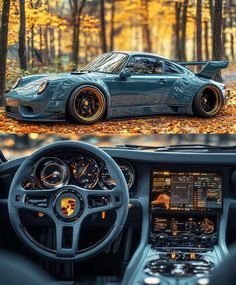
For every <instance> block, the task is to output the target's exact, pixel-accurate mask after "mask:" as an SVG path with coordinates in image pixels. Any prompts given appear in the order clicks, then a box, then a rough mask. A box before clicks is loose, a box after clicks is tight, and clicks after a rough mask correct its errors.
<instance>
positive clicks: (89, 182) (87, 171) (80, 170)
mask: <svg viewBox="0 0 236 285" xmlns="http://www.w3.org/2000/svg"><path fill="white" fill-rule="evenodd" d="M71 171H72V173H73V176H74V178H75V180H76V182H77V184H78V185H79V186H80V187H82V188H85V189H92V188H93V187H94V186H95V185H96V184H97V181H98V174H99V167H98V164H97V162H96V161H95V160H94V159H92V158H90V157H87V156H86V157H85V156H79V157H77V158H75V159H74V160H73V161H72V163H71Z"/></svg>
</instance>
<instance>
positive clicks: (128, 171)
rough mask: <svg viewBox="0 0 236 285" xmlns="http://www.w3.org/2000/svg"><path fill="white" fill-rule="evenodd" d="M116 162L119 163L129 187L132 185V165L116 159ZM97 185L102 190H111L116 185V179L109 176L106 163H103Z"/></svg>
mask: <svg viewBox="0 0 236 285" xmlns="http://www.w3.org/2000/svg"><path fill="white" fill-rule="evenodd" d="M117 164H118V165H119V167H120V169H121V171H122V173H123V175H124V177H125V180H126V183H127V185H128V187H129V189H130V188H131V187H132V186H133V184H134V179H135V174H134V169H133V167H132V165H131V164H129V163H128V162H126V161H118V162H117ZM99 185H100V187H101V188H102V189H104V190H111V189H113V188H114V187H115V186H116V181H115V180H114V179H113V178H112V177H111V176H110V173H109V171H108V169H107V167H106V165H103V166H102V168H101V171H100V176H99Z"/></svg>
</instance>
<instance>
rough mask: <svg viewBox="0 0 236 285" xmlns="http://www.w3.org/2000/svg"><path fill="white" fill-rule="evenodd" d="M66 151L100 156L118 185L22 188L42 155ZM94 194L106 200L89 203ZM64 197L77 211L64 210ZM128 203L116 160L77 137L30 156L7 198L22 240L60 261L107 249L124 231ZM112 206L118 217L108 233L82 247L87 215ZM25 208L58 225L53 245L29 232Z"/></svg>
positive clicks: (11, 219) (39, 251)
mask: <svg viewBox="0 0 236 285" xmlns="http://www.w3.org/2000/svg"><path fill="white" fill-rule="evenodd" d="M66 151H69V152H75V153H76V152H78V151H80V152H81V151H83V152H86V153H88V154H91V155H93V156H96V157H97V158H98V159H101V160H102V161H103V162H104V163H105V164H106V166H107V169H108V171H109V173H110V175H111V177H112V178H113V179H115V181H116V186H115V188H113V189H112V190H99V189H97V190H96V189H95V190H88V189H83V188H81V187H78V186H76V185H65V186H62V187H59V188H56V189H40V190H25V189H24V188H23V186H22V185H23V183H24V181H25V180H26V179H27V178H28V177H29V176H30V174H31V173H32V171H33V169H34V166H35V164H36V163H37V162H38V161H39V160H40V159H42V158H43V157H47V156H49V155H52V154H53V153H61V152H66ZM91 197H94V198H100V199H101V197H102V200H103V204H102V205H100V206H98V205H95V206H94V205H92V206H91V204H92V203H89V199H90V198H91ZM64 199H69V200H70V201H72V203H73V207H74V211H73V213H72V214H71V215H69V216H67V215H65V212H63V207H62V204H63V201H65V200H64ZM128 205H129V192H128V186H127V183H126V181H125V178H124V176H123V174H122V171H121V170H120V168H119V166H118V165H117V164H116V162H115V161H114V160H113V159H112V158H111V157H110V156H109V155H108V154H107V153H106V152H104V151H103V150H102V149H99V148H98V147H95V146H93V145H90V144H87V143H84V142H78V141H63V142H56V143H53V144H50V145H49V146H46V147H43V148H41V149H40V150H38V151H36V152H35V153H33V154H32V155H30V156H29V157H27V158H26V159H25V160H24V162H23V163H22V164H21V166H20V167H19V168H18V170H17V172H16V174H15V176H14V179H13V181H12V184H11V187H10V191H9V198H8V211H9V217H10V221H11V224H12V226H13V229H14V230H15V232H16V234H17V235H18V237H19V238H20V239H21V241H22V242H23V243H24V244H25V245H27V246H28V247H30V248H31V249H33V250H34V251H36V252H37V253H38V254H40V255H43V256H45V257H48V258H51V259H54V260H57V261H81V260H85V259H88V258H90V257H92V256H94V255H97V254H98V253H100V252H102V251H104V249H105V247H106V246H107V245H108V244H110V243H112V242H113V241H114V240H115V239H116V238H117V237H118V235H119V233H120V232H121V230H122V228H123V226H124V224H125V221H126V218H127V215H128ZM112 209H114V210H115V211H116V220H115V222H114V224H113V225H112V227H111V229H110V231H109V232H108V234H107V235H106V236H105V237H104V238H103V239H102V240H100V241H99V242H98V243H96V244H95V245H93V246H91V247H88V248H86V249H83V250H79V249H78V245H79V242H80V235H81V227H82V224H83V221H84V220H85V218H86V217H88V216H89V215H92V214H96V213H100V212H102V211H109V210H112ZM22 210H30V211H34V212H40V213H44V214H45V215H47V216H49V217H50V218H51V219H52V220H53V222H54V225H55V248H54V249H51V248H48V247H46V246H44V245H42V244H40V243H38V242H37V241H36V240H35V239H34V238H33V237H32V236H31V235H30V234H29V233H28V231H27V230H26V228H25V227H24V225H23V223H22V218H21V215H20V212H21V211H22ZM65 232H67V234H68V233H70V236H71V242H70V245H68V243H67V244H65V242H64V241H65V240H64V237H65Z"/></svg>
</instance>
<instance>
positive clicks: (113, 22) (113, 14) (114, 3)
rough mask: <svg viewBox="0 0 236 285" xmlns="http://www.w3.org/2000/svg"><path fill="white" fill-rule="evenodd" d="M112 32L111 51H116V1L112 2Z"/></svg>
mask: <svg viewBox="0 0 236 285" xmlns="http://www.w3.org/2000/svg"><path fill="white" fill-rule="evenodd" d="M111 1H112V2H111V32H110V51H112V50H113V49H114V29H115V11H116V0H111Z"/></svg>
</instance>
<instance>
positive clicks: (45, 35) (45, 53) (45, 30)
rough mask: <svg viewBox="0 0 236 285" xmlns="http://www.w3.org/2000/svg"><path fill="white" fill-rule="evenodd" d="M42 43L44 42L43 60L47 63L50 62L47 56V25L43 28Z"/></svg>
mask: <svg viewBox="0 0 236 285" xmlns="http://www.w3.org/2000/svg"><path fill="white" fill-rule="evenodd" d="M44 43H45V50H44V55H45V62H46V64H48V63H50V58H49V47H48V27H47V26H46V27H45V28H44Z"/></svg>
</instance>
